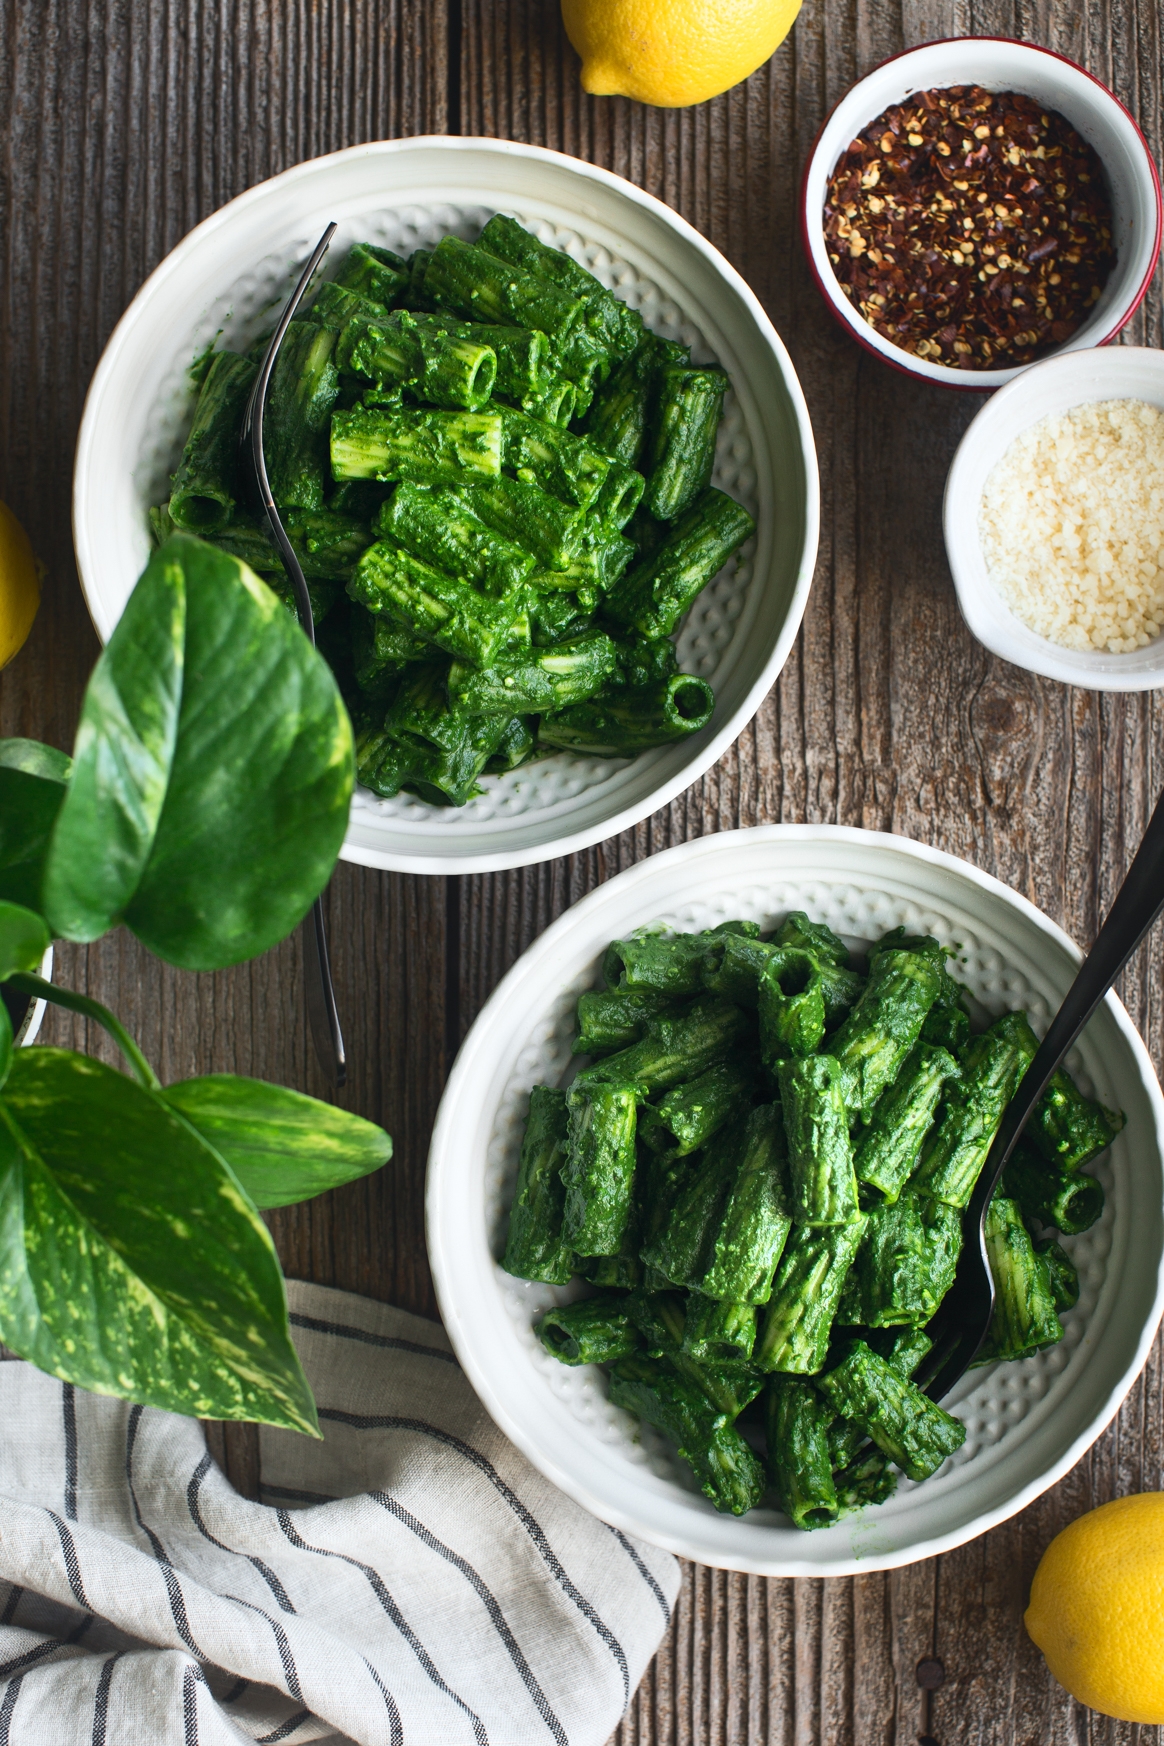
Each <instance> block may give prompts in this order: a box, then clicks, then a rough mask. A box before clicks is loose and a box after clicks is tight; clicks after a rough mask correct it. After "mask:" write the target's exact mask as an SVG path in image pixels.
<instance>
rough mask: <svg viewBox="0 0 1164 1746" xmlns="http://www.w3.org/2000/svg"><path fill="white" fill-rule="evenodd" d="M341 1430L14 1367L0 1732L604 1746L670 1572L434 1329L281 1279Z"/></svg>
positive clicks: (670, 1598) (103, 1745) (10, 1371)
mask: <svg viewBox="0 0 1164 1746" xmlns="http://www.w3.org/2000/svg"><path fill="white" fill-rule="evenodd" d="M288 1292H289V1297H290V1303H291V1312H292V1313H291V1322H292V1327H293V1330H294V1333H295V1340H296V1344H297V1346H298V1348H299V1352H300V1355H301V1357H302V1359H303V1364H304V1367H305V1369H306V1371H307V1375H308V1377H309V1379H310V1381H311V1385H312V1388H313V1389H314V1391H315V1396H316V1400H317V1402H318V1404H319V1409H320V1411H319V1417H320V1425H321V1428H322V1430H323V1432H324V1439H325V1440H324V1442H322V1443H316V1442H313V1441H311V1440H310V1439H308V1438H306V1437H299V1436H295V1435H294V1434H293V1433H291V1432H286V1431H270V1430H264V1431H263V1432H262V1433H261V1436H260V1461H261V1475H262V1501H261V1502H259V1503H252V1502H250V1501H249V1500H248V1499H246V1498H243V1497H240V1496H239V1495H238V1494H237V1493H236V1492H235V1491H234V1489H233V1488H232V1487H231V1485H230V1484H229V1482H228V1481H227V1480H226V1479H225V1478H224V1477H223V1475H222V1473H221V1472H220V1471H219V1469H218V1468H217V1467H216V1466H215V1464H214V1463H213V1461H212V1460H211V1458H210V1456H209V1455H208V1454H207V1452H206V1447H205V1440H204V1436H203V1432H202V1429H201V1427H200V1426H199V1425H198V1424H197V1422H196V1421H194V1420H191V1419H183V1418H177V1417H175V1416H174V1415H172V1414H170V1413H163V1412H157V1411H155V1410H154V1409H153V1408H150V1407H140V1406H132V1405H130V1404H128V1403H127V1402H125V1401H119V1400H110V1399H108V1398H106V1397H104V1396H100V1395H93V1394H85V1393H83V1392H82V1391H81V1390H79V1389H73V1388H72V1387H71V1386H70V1385H68V1384H62V1383H60V1382H56V1381H54V1380H53V1379H52V1378H50V1377H47V1376H44V1375H42V1374H41V1372H40V1371H38V1370H34V1369H33V1368H32V1367H31V1366H30V1365H28V1364H23V1363H18V1362H17V1363H7V1364H0V1414H2V1420H0V1422H2V1424H3V1434H2V1436H0V1746H227V1742H230V1743H232V1746H233V1743H234V1742H238V1741H263V1742H273V1741H281V1742H285V1743H286V1746H300V1743H302V1742H306V1741H316V1740H318V1741H330V1742H335V1743H337V1746H342V1743H343V1742H348V1741H355V1742H359V1746H527V1742H528V1743H529V1746H601V1742H603V1741H605V1740H607V1738H608V1737H609V1735H610V1733H611V1731H612V1730H613V1728H614V1727H615V1726H616V1725H617V1723H618V1720H619V1718H620V1717H621V1715H622V1714H623V1712H624V1710H625V1709H626V1706H627V1704H628V1703H629V1701H630V1698H631V1695H632V1693H633V1692H634V1689H635V1687H636V1685H637V1684H638V1681H639V1679H640V1678H641V1676H642V1674H643V1671H644V1669H645V1668H646V1665H647V1663H648V1661H649V1660H650V1658H651V1656H652V1655H653V1654H654V1652H655V1649H656V1648H657V1647H658V1644H659V1640H660V1638H661V1637H662V1634H663V1631H664V1629H665V1627H666V1624H667V1620H668V1617H669V1614H670V1609H671V1606H672V1604H673V1603H674V1600H675V1596H676V1594H677V1592H678V1587H679V1572H678V1566H677V1565H676V1563H675V1560H674V1559H673V1558H672V1557H671V1556H670V1555H669V1554H668V1553H665V1552H660V1551H658V1550H657V1549H656V1548H654V1547H652V1546H648V1545H645V1544H643V1543H641V1542H638V1541H635V1540H632V1539H630V1538H629V1537H628V1536H627V1535H626V1534H623V1533H621V1532H620V1531H619V1530H617V1529H614V1528H609V1527H607V1526H605V1525H604V1524H603V1523H601V1522H599V1521H596V1520H595V1519H594V1517H592V1516H590V1515H588V1514H587V1513H586V1512H585V1511H584V1510H582V1509H580V1508H579V1507H578V1506H577V1505H576V1504H574V1503H571V1502H570V1500H569V1499H568V1498H566V1497H564V1496H563V1495H562V1493H561V1492H559V1491H557V1490H556V1489H555V1488H554V1487H553V1486H552V1485H551V1484H550V1483H549V1482H548V1481H547V1480H545V1479H543V1478H542V1477H541V1475H540V1474H539V1473H537V1472H535V1470H534V1469H533V1468H532V1467H531V1466H530V1465H529V1463H528V1462H527V1461H526V1460H525V1459H524V1457H523V1456H521V1455H519V1454H518V1452H517V1450H516V1449H514V1448H513V1447H512V1445H511V1444H509V1443H507V1442H506V1440H505V1438H504V1437H503V1436H502V1435H501V1433H500V1432H499V1431H498V1430H497V1428H496V1426H495V1425H494V1424H493V1423H492V1421H491V1420H490V1419H489V1417H488V1415H487V1414H486V1413H485V1411H484V1409H483V1407H482V1406H481V1404H480V1402H479V1401H478V1400H477V1398H476V1396H475V1395H474V1394H473V1392H472V1390H471V1388H470V1387H469V1384H468V1383H467V1382H466V1380H465V1378H464V1376H463V1374H462V1372H461V1370H460V1367H459V1366H458V1364H457V1362H456V1360H455V1359H454V1357H453V1356H452V1353H451V1351H450V1349H449V1343H448V1340H447V1339H446V1337H445V1335H444V1332H443V1330H442V1329H441V1328H440V1327H439V1326H437V1325H436V1324H435V1323H433V1322H428V1321H423V1320H421V1319H420V1318H419V1317H417V1316H410V1315H406V1314H404V1313H403V1312H402V1311H401V1310H396V1309H391V1308H389V1307H388V1306H387V1305H385V1304H378V1303H372V1302H369V1301H368V1300H367V1299H364V1298H357V1297H351V1296H349V1295H348V1294H347V1293H344V1292H338V1291H330V1290H327V1289H325V1288H323V1287H321V1286H312V1285H302V1284H294V1283H292V1284H290V1285H289V1287H288Z"/></svg>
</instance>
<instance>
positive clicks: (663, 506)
mask: <svg viewBox="0 0 1164 1746" xmlns="http://www.w3.org/2000/svg"><path fill="white" fill-rule="evenodd" d="M264 350H265V341H263V340H260V341H259V342H257V343H256V345H255V346H254V347H252V349H251V351H250V352H249V353H248V354H247V355H245V356H244V355H241V354H238V353H234V352H227V351H224V352H220V353H218V354H216V355H214V356H212V357H211V358H209V359H207V360H203V368H204V375H203V380H202V386H201V392H200V395H199V400H198V404H197V407H196V410H195V416H194V425H193V428H192V430H191V433H190V437H189V439H188V442H187V444H186V449H185V452H184V454H183V457H182V461H181V464H180V466H179V469H178V472H177V473H176V474H175V475H174V480H173V491H172V495H171V499H170V502H169V504H168V505H161V506H159V508H157V509H156V510H154V511H153V512H152V513H151V519H152V522H153V525H154V530H155V533H156V535H157V537H159V538H162V537H164V535H165V533H166V531H167V530H168V528H169V527H171V526H173V525H175V524H177V525H181V526H183V527H187V528H189V529H191V530H194V531H198V532H201V533H203V534H204V535H205V536H207V537H209V538H211V539H213V540H215V541H217V542H219V543H220V544H221V545H222V546H223V547H224V548H225V549H227V550H229V551H231V552H232V553H234V554H235V555H236V556H239V557H241V558H244V559H245V561H246V562H248V563H249V564H251V565H252V567H254V568H255V569H257V570H258V571H259V572H260V573H261V574H264V575H266V576H267V577H268V579H269V580H270V581H271V583H272V585H273V586H274V587H275V588H276V589H277V591H278V592H279V593H280V594H281V595H282V597H283V598H284V600H285V601H286V603H287V604H288V606H289V607H291V609H292V610H294V607H293V601H292V596H291V591H290V589H289V587H288V584H287V578H286V576H285V574H284V572H283V566H282V561H281V558H280V555H279V552H278V550H277V548H276V546H275V544H274V542H273V541H272V540H271V538H270V537H269V534H268V532H267V529H266V525H265V522H264V521H262V520H261V519H259V518H257V517H256V515H255V514H254V513H253V511H252V508H251V506H249V505H247V504H244V503H242V502H240V501H239V480H238V472H237V439H238V431H239V426H240V424H241V419H242V413H243V408H244V405H245V401H246V398H247V394H248V393H249V390H250V385H251V382H252V381H253V379H254V375H255V371H256V368H257V365H258V361H259V360H260V358H261V357H262V355H263V351H264ZM727 387H728V380H727V377H726V376H725V374H724V373H723V371H722V370H719V369H718V368H715V367H704V366H697V365H693V364H692V361H691V357H690V353H689V351H688V348H687V347H685V346H682V345H679V344H677V343H675V342H673V341H667V340H663V339H660V338H659V337H658V336H656V335H654V334H652V333H650V332H649V331H648V330H647V329H646V328H645V327H644V325H643V321H642V318H641V316H640V315H639V314H638V313H637V311H635V310H633V309H630V308H629V307H628V306H627V305H626V304H624V303H622V302H621V301H620V300H619V299H618V298H617V297H616V296H615V295H614V294H613V293H612V292H610V291H608V290H607V289H606V288H605V287H603V286H602V285H601V284H599V282H598V280H597V279H595V278H594V276H593V275H592V274H591V273H589V272H588V271H587V270H586V268H585V267H583V266H581V265H580V264H579V263H578V262H577V261H575V260H573V259H572V258H571V257H570V256H569V255H566V254H564V253H563V252H562V251H560V250H558V249H555V248H550V247H548V246H547V245H546V244H544V243H542V242H540V241H539V240H538V239H537V238H536V237H534V236H532V235H530V233H529V232H528V231H526V230H525V229H524V228H523V227H522V226H521V225H520V224H518V223H517V221H516V220H514V219H512V218H507V217H505V216H503V215H498V216H496V217H494V218H492V219H490V220H489V222H488V223H487V224H486V225H485V227H484V229H483V231H482V234H481V236H480V238H479V239H478V241H477V242H475V243H471V242H467V241H465V240H464V239H462V238H459V237H453V236H449V237H445V238H444V239H443V240H442V241H441V242H439V243H438V244H437V246H436V247H435V248H434V249H431V250H417V251H416V253H415V254H414V255H413V256H412V258H411V259H410V260H409V261H404V260H402V259H401V258H400V257H399V256H397V255H394V254H393V253H392V251H391V250H388V249H385V248H381V247H378V246H376V245H374V244H371V243H363V242H361V243H357V244H356V245H355V247H354V248H352V249H351V250H350V252H349V253H348V255H347V257H346V258H345V259H344V260H343V261H342V262H341V263H340V267H339V271H338V274H337V276H336V278H335V279H334V280H332V281H330V282H328V283H326V284H324V285H323V286H322V287H321V288H320V289H319V291H318V292H317V294H316V296H315V299H314V301H313V303H312V304H311V306H310V307H309V308H307V309H305V310H301V312H300V314H299V316H298V318H297V319H296V320H295V321H294V322H292V323H291V325H290V327H289V329H288V333H287V337H286V339H285V341H284V345H283V348H282V351H281V352H280V355H279V359H278V362H277V366H276V369H275V372H274V376H273V379H272V386H271V390H270V397H269V401H268V406H267V413H266V419H265V442H266V458H267V468H268V473H269V475H270V479H271V484H272V491H273V495H274V499H275V502H276V505H277V506H278V508H279V510H280V514H281V517H282V518H283V520H284V522H285V525H286V528H287V533H288V537H289V538H290V540H291V544H292V546H293V549H294V550H295V552H296V555H297V556H298V557H299V559H300V562H301V564H302V568H303V571H304V575H305V577H307V579H308V582H309V589H310V595H311V604H312V611H313V614H314V617H315V620H316V623H317V625H320V626H321V627H322V628H321V630H320V634H319V644H320V647H321V649H322V651H323V653H324V654H325V655H326V656H327V658H328V659H329V661H330V662H331V663H332V666H333V668H334V669H335V672H336V675H337V678H338V679H339V682H340V685H341V688H342V690H343V692H344V695H345V698H346V701H347V703H348V706H349V708H350V710H351V713H352V716H353V720H354V725H355V728H356V744H357V759H358V774H359V779H360V781H361V782H362V783H363V784H364V785H365V786H366V787H368V788H370V789H371V790H372V791H373V792H374V793H376V794H380V795H383V796H386V797H390V796H392V795H394V794H396V793H398V792H399V791H400V789H401V788H405V789H407V790H409V791H410V792H411V793H414V794H416V795H418V796H420V797H421V798H422V799H424V800H427V801H429V802H431V803H433V804H436V805H454V806H460V805H464V804H465V802H466V801H467V800H468V799H469V798H471V797H472V795H473V794H474V793H476V792H478V779H479V777H480V776H481V775H482V774H483V773H489V772H502V771H505V770H511V769H515V768H517V767H518V766H519V765H520V764H522V763H524V762H525V761H527V760H528V759H531V758H536V757H543V756H546V755H548V754H552V753H554V752H557V751H572V752H575V753H580V754H586V755H589V756H598V757H607V758H627V757H634V756H635V755H636V754H637V753H638V752H640V751H643V750H646V749H649V748H651V747H655V746H663V745H666V744H668V743H669V742H672V741H676V740H682V739H685V738H687V737H688V736H690V735H691V734H694V733H698V732H699V731H700V729H702V728H703V727H705V726H706V725H707V724H708V722H709V721H710V720H711V717H712V714H713V711H714V708H715V698H714V695H713V693H712V690H711V687H710V686H709V685H708V684H707V682H706V681H705V680H703V679H701V678H697V677H695V676H693V675H690V674H684V673H681V672H680V671H679V666H678V660H677V657H676V652H675V646H674V641H673V639H674V637H675V634H676V632H677V630H678V627H679V624H680V621H681V620H682V618H683V616H684V614H685V613H686V612H687V610H688V609H689V608H690V606H691V604H692V602H693V600H694V599H695V597H696V595H697V594H698V593H699V592H700V590H701V589H702V588H703V587H705V586H706V584H707V583H708V582H709V581H710V580H711V578H712V577H713V576H714V575H715V574H716V573H717V572H718V571H719V569H720V568H721V567H722V565H723V564H724V563H725V562H726V561H727V559H728V558H729V557H730V556H731V555H732V554H733V553H734V552H735V551H737V550H738V548H739V547H740V545H741V544H742V543H743V542H744V541H745V540H746V539H747V538H748V537H749V536H750V534H751V533H752V532H753V523H752V519H751V517H750V516H749V514H748V513H747V511H746V510H745V509H744V508H743V507H742V505H740V504H738V503H736V502H735V501H734V499H732V498H731V497H729V496H727V495H726V494H725V493H723V492H721V491H717V490H715V489H714V488H713V487H712V486H711V484H710V478H711V469H712V464H713V460H714V452H715V439H716V432H717V430H718V426H719V421H720V414H721V411H722V405H723V397H724V393H725V391H726V389H727ZM438 694H439V701H440V707H439V708H436V707H434V706H433V700H434V698H437V697H438ZM422 697H423V698H424V699H425V700H426V702H425V706H424V707H423V708H421V707H420V704H419V701H418V700H419V699H420V698H422Z"/></svg>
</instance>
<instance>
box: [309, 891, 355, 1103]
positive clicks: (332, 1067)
mask: <svg viewBox="0 0 1164 1746" xmlns="http://www.w3.org/2000/svg"><path fill="white" fill-rule="evenodd" d="M303 947H304V956H305V958H306V973H307V974H306V989H307V1017H308V1020H309V1021H310V1024H311V1038H312V1041H313V1042H314V1044H315V1052H316V1054H317V1055H318V1056H319V1064H320V1066H321V1067H322V1068H323V1070H324V1072H325V1073H326V1074H327V1076H328V1078H329V1079H330V1080H331V1082H332V1084H333V1085H334V1086H335V1089H336V1090H337V1091H339V1090H340V1089H341V1087H342V1086H343V1085H344V1084H345V1083H346V1082H347V1077H348V1062H347V1055H346V1053H345V1051H344V1037H343V1031H342V1030H341V1029H340V1021H339V1008H338V1007H337V1006H336V1000H335V988H334V985H333V983H332V980H331V961H330V959H329V957H328V953H327V930H326V928H325V926H324V920H323V901H322V899H321V898H318V897H317V898H316V900H315V902H314V903H313V904H312V906H311V914H310V915H309V916H308V918H307V920H306V921H305V922H304V924H303Z"/></svg>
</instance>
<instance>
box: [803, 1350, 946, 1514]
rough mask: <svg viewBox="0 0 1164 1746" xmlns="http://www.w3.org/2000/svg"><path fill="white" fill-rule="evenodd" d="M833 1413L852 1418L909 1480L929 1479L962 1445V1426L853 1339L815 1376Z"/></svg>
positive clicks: (881, 1359) (890, 1366)
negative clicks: (833, 1364) (832, 1365)
mask: <svg viewBox="0 0 1164 1746" xmlns="http://www.w3.org/2000/svg"><path fill="white" fill-rule="evenodd" d="M817 1387H818V1388H820V1389H821V1390H822V1391H823V1393H824V1394H825V1396H826V1398H827V1399H828V1401H829V1402H830V1404H831V1405H832V1406H833V1407H834V1409H835V1410H836V1411H837V1412H839V1413H841V1414H843V1416H844V1417H845V1418H848V1419H855V1420H856V1421H857V1423H858V1424H859V1425H860V1426H861V1428H862V1429H863V1430H865V1431H867V1432H868V1433H869V1435H870V1436H871V1437H872V1439H873V1441H874V1442H875V1443H876V1444H877V1446H878V1448H879V1449H882V1450H884V1452H885V1454H886V1455H888V1456H889V1458H890V1459H891V1460H892V1461H895V1462H896V1463H897V1464H898V1466H899V1467H900V1468H901V1470H902V1472H903V1473H904V1474H905V1475H906V1477H907V1478H908V1479H913V1480H920V1479H928V1478H929V1477H930V1475H931V1474H932V1473H936V1472H937V1470H938V1468H939V1467H940V1466H941V1465H942V1462H943V1461H945V1459H946V1458H947V1456H949V1455H952V1454H953V1453H954V1451H955V1450H956V1449H960V1448H961V1447H962V1444H963V1443H964V1442H965V1441H966V1427H965V1425H963V1424H962V1423H961V1422H960V1420H958V1419H956V1418H954V1417H953V1416H952V1414H950V1413H948V1412H945V1411H944V1410H943V1408H942V1407H940V1406H938V1405H937V1403H936V1402H935V1401H932V1400H930V1398H929V1396H928V1395H925V1394H923V1393H922V1391H921V1389H920V1388H915V1386H914V1384H913V1383H912V1382H909V1381H907V1380H906V1379H905V1377H903V1376H900V1375H899V1374H898V1373H897V1371H896V1370H894V1369H893V1367H892V1365H889V1364H887V1363H886V1362H885V1360H884V1359H883V1358H879V1357H878V1356H877V1354H876V1353H875V1352H872V1351H870V1349H869V1347H868V1346H867V1345H866V1344H865V1342H864V1341H863V1340H855V1341H854V1342H853V1345H852V1347H851V1348H850V1350H849V1352H848V1353H847V1355H846V1356H845V1357H844V1358H843V1359H842V1360H841V1362H840V1363H839V1364H838V1365H837V1366H836V1368H835V1369H834V1370H829V1371H826V1373H825V1374H824V1375H823V1376H820V1377H818V1378H817Z"/></svg>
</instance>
